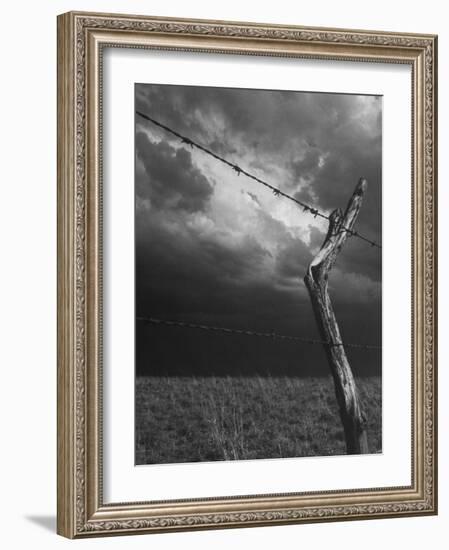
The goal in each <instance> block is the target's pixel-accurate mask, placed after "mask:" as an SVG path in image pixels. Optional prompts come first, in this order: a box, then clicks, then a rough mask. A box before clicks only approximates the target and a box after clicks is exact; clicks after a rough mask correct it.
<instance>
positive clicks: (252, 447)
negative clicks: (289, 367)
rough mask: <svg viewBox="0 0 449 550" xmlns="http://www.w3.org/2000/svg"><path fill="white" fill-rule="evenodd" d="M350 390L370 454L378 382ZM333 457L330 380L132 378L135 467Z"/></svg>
mask: <svg viewBox="0 0 449 550" xmlns="http://www.w3.org/2000/svg"><path fill="white" fill-rule="evenodd" d="M357 384H358V387H359V391H360V394H361V399H362V403H363V404H364V409H365V412H366V416H367V418H368V444H369V448H370V452H371V453H377V452H380V451H381V449H382V441H381V434H382V401H381V400H382V392H381V379H380V378H379V377H369V378H362V379H360V380H358V381H357ZM337 454H345V444H344V436H343V430H342V427H341V423H340V418H339V414H338V408H337V404H336V398H335V393H334V387H333V381H332V379H331V378H330V377H329V378H325V377H322V378H318V377H316V378H293V377H274V376H251V377H214V376H210V377H199V376H197V377H173V376H172V377H149V376H148V377H145V376H143V377H137V378H136V464H154V463H175V462H197V461H212V460H244V459H255V458H287V457H300V456H326V455H337Z"/></svg>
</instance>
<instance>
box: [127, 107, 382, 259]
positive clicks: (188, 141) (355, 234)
mask: <svg viewBox="0 0 449 550" xmlns="http://www.w3.org/2000/svg"><path fill="white" fill-rule="evenodd" d="M136 114H137V115H139V116H140V117H142V118H143V119H145V120H147V121H148V122H151V123H152V124H154V125H155V126H158V127H159V128H162V129H163V130H165V131H166V132H168V133H170V134H172V135H173V136H175V137H177V138H178V139H180V140H181V142H182V143H185V144H187V145H190V147H195V148H196V149H199V150H200V151H203V152H204V153H206V154H207V155H209V156H211V157H213V158H214V159H216V160H218V161H219V162H222V163H223V164H226V165H227V166H229V167H230V168H232V169H233V170H234V171H235V172H237V175H239V176H240V174H243V175H244V176H246V177H247V178H250V179H252V180H254V181H257V182H258V183H260V184H262V185H263V186H265V187H267V188H268V189H271V191H272V192H273V194H274V195H275V196H276V197H279V196H281V197H284V198H285V199H288V200H290V201H292V202H294V203H296V204H298V205H299V206H301V207H302V209H303V211H304V212H310V214H312V215H313V216H314V217H315V218H316V217H319V218H323V219H325V220H329V219H330V216H328V215H327V214H324V213H323V212H320V211H319V210H317V209H316V208H313V207H312V206H310V205H308V204H306V203H304V202H302V201H300V200H298V199H296V198H295V197H292V196H291V195H288V194H287V193H284V192H283V191H281V190H280V189H279V188H277V187H275V186H274V185H271V184H270V183H268V182H266V181H264V180H262V179H260V178H258V177H257V176H254V175H253V174H251V173H250V172H247V171H246V170H244V169H243V168H241V167H240V166H237V164H233V163H232V162H230V161H229V160H226V159H225V158H223V157H221V156H219V155H217V154H216V153H214V152H213V151H211V150H210V149H207V148H206V147H203V145H200V144H199V143H197V142H196V141H193V140H192V139H190V138H188V137H186V136H183V135H182V134H180V133H178V132H176V131H175V130H173V129H172V128H169V127H168V126H166V125H165V124H162V123H161V122H159V121H157V120H155V119H154V118H152V117H150V116H148V115H146V114H145V113H142V112H140V111H136ZM340 229H341V230H342V231H347V232H348V233H349V235H350V236H352V237H357V238H359V239H361V240H362V241H365V242H367V243H368V244H370V245H371V246H372V247H376V248H380V249H381V248H382V246H381V245H380V244H378V243H376V242H375V241H373V240H371V239H368V238H367V237H365V236H363V235H361V234H360V233H359V232H358V231H354V230H353V229H349V228H347V227H344V226H342V227H341V228H340Z"/></svg>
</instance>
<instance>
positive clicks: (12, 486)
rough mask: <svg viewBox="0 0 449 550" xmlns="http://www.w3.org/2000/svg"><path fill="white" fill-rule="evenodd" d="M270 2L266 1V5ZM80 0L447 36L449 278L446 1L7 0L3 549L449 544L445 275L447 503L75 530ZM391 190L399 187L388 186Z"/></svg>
mask: <svg viewBox="0 0 449 550" xmlns="http://www.w3.org/2000/svg"><path fill="white" fill-rule="evenodd" d="M256 7H257V9H256ZM69 10H91V11H104V12H116V13H121V12H124V13H138V14H147V15H166V16H174V17H193V18H209V19H228V20H240V21H258V22H267V23H286V24H299V25H312V26H330V27H346V28H366V29H381V30H392V31H410V32H429V33H438V34H439V41H440V42H439V54H440V61H439V96H440V112H439V117H440V132H439V144H440V145H439V149H440V165H439V179H440V198H439V204H440V212H441V220H440V229H439V231H440V239H439V241H440V260H439V264H440V280H441V281H442V282H443V281H445V280H447V279H448V277H449V249H448V248H447V246H446V239H445V235H446V234H448V232H449V216H445V215H444V214H445V211H444V209H445V208H447V207H448V206H449V190H448V189H449V188H448V186H447V185H446V182H447V180H448V176H449V161H448V156H447V154H446V153H445V152H446V151H447V150H448V148H449V131H448V126H447V123H448V122H449V117H448V114H449V112H448V111H449V103H448V100H447V98H448V97H449V30H448V29H447V21H448V15H447V13H446V8H445V3H444V2H438V0H427V1H426V2H423V1H421V2H417V1H415V0H409V1H408V2H402V3H399V2H398V3H394V2H391V1H387V0H377V1H376V2H375V3H366V2H360V1H355V0H341V1H340V2H334V1H332V0H320V1H319V2H300V3H295V2H289V1H288V0H277V1H276V2H270V3H268V2H266V3H263V4H262V3H260V2H258V3H256V2H247V3H243V2H242V1H241V0H227V2H215V3H213V2H210V1H205V0H191V1H190V2H183V1H182V0H165V1H164V2H162V1H160V0H153V2H139V1H137V0H128V1H124V0H122V1H118V0H90V1H80V0H73V1H66V0H60V1H58V2H51V1H49V0H43V1H41V2H25V1H23V0H16V1H15V2H9V3H8V4H4V5H2V31H1V33H0V41H1V50H0V51H1V53H2V65H1V67H2V71H1V81H2V83H1V86H0V94H1V100H0V135H1V143H0V146H1V149H0V150H1V152H2V163H1V172H0V174H1V176H0V177H1V195H0V224H1V226H0V235H1V240H0V243H1V245H0V246H1V248H0V250H1V255H0V280H1V284H0V335H1V337H0V341H1V345H0V355H1V361H0V365H1V373H2V378H1V381H2V384H1V386H0V418H1V424H0V426H1V439H0V448H1V453H0V476H1V477H0V502H1V503H0V508H1V512H0V514H1V515H0V517H1V519H2V535H1V538H2V547H4V548H8V549H9V548H27V547H32V548H35V549H39V550H40V549H45V550H50V549H52V548H63V547H68V546H69V545H70V544H72V545H76V546H78V547H79V548H87V547H89V548H91V547H96V548H100V547H105V546H106V545H107V546H108V547H115V548H122V547H123V545H124V544H126V546H127V548H144V547H146V548H148V547H153V548H158V549H172V548H177V547H180V546H181V547H183V548H186V549H193V548H195V549H198V550H201V549H203V548H204V549H206V548H211V547H214V548H217V549H220V548H229V547H233V548H235V549H240V548H247V547H258V548H272V547H274V546H275V547H278V548H279V547H285V548H288V547H293V546H299V545H300V546H301V547H303V548H310V547H313V548H317V549H320V548H325V547H326V546H329V545H331V546H332V548H334V549H336V550H337V549H339V548H345V550H353V549H354V550H355V549H357V550H359V549H360V548H361V547H363V549H364V550H370V549H376V550H378V549H379V548H380V547H385V548H390V547H394V546H396V545H400V546H401V547H404V548H407V549H408V550H414V549H418V548H419V549H421V548H424V547H426V548H431V549H432V550H433V549H438V550H439V549H443V548H446V547H447V542H446V540H445V539H447V538H448V536H449V468H448V467H447V465H448V464H449V437H448V435H447V434H448V431H449V399H447V397H446V395H445V392H446V391H447V388H449V384H448V382H449V375H448V369H447V363H448V359H449V356H448V352H449V348H448V345H447V340H448V339H447V338H445V333H446V331H447V330H449V319H448V318H447V314H446V313H445V309H447V305H448V290H447V287H444V286H443V285H441V286H440V310H441V319H440V334H441V345H440V361H439V362H440V369H439V386H440V401H439V408H440V411H439V414H440V418H439V429H440V453H439V454H440V457H439V458H440V474H439V475H440V514H439V516H438V517H429V518H416V519H394V520H374V521H363V522H349V523H334V524H320V525H302V526H287V527H271V528H255V529H236V530H227V531H208V532H200V533H183V534H164V535H152V536H138V537H126V538H123V537H118V538H109V539H91V540H85V541H76V542H70V541H67V540H65V539H62V538H61V537H58V536H57V535H56V534H55V533H54V531H55V515H56V476H55V473H56V15H57V14H58V13H62V12H65V11H69ZM387 196H388V190H386V197H387ZM336 475H338V472H336Z"/></svg>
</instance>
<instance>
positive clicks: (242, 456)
mask: <svg viewBox="0 0 449 550" xmlns="http://www.w3.org/2000/svg"><path fill="white" fill-rule="evenodd" d="M381 452H382V97H381V96H375V95H357V94H341V93H322V92H320V91H316V90H307V91H302V90H292V91H285V90H260V89H239V88H219V87H199V86H184V85H182V86H181V85H164V84H152V83H138V84H135V464H136V465H144V464H173V463H188V462H206V461H207V462H209V461H223V460H226V461H230V460H256V459H281V458H298V457H325V456H334V455H340V456H341V455H345V454H351V455H352V454H375V453H381Z"/></svg>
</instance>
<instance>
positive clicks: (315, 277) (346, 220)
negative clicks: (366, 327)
mask: <svg viewBox="0 0 449 550" xmlns="http://www.w3.org/2000/svg"><path fill="white" fill-rule="evenodd" d="M367 185H368V184H367V181H366V180H365V179H363V178H361V179H360V180H359V182H358V184H357V186H356V188H355V190H354V193H353V195H352V197H351V199H350V201H349V203H348V206H347V207H346V212H345V213H344V214H342V211H341V210H340V209H337V210H334V211H333V212H332V214H331V216H330V219H329V229H328V232H327V236H326V238H325V239H324V242H323V245H322V247H321V249H320V251H319V252H318V254H317V255H316V257H315V258H314V259H313V260H312V261H311V263H310V265H309V267H308V268H307V274H306V276H305V277H304V282H305V284H306V287H307V290H308V291H309V294H310V298H311V300H312V306H313V310H314V312H315V317H316V320H317V323H318V327H319V330H320V333H321V336H322V338H323V340H324V341H325V342H326V344H325V346H324V347H325V350H326V355H327V359H328V361H329V366H330V368H331V372H332V376H333V379H334V385H335V393H336V396H337V401H338V405H339V408H340V417H341V421H342V424H343V428H344V433H345V438H346V449H347V453H348V454H363V453H368V452H369V449H368V440H367V436H366V418H365V415H364V413H363V410H362V407H361V404H360V399H359V394H358V391H357V386H356V383H355V380H354V375H353V373H352V370H351V367H350V365H349V362H348V358H347V357H346V353H345V350H344V347H343V344H342V340H341V336H340V330H339V328H338V324H337V319H336V317H335V313H334V309H333V307H332V303H331V300H330V297H329V293H328V276H329V271H330V270H331V269H332V266H333V265H334V263H335V260H336V259H337V256H338V254H339V252H340V250H341V248H342V246H343V245H344V243H345V241H346V239H347V238H348V236H349V235H350V231H352V230H353V227H354V224H355V221H356V219H357V216H358V213H359V211H360V207H361V205H362V199H363V194H364V193H365V191H366V188H367ZM343 228H346V229H343ZM347 230H349V231H347Z"/></svg>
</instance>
